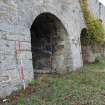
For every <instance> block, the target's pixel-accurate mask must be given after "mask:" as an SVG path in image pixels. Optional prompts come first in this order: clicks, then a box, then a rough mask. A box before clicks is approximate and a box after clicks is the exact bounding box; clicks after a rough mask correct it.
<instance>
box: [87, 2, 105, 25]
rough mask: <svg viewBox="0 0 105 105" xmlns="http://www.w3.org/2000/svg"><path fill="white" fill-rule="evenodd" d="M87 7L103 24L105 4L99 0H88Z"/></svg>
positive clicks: (104, 21) (104, 22)
mask: <svg viewBox="0 0 105 105" xmlns="http://www.w3.org/2000/svg"><path fill="white" fill-rule="evenodd" d="M88 4H89V8H90V10H92V11H91V13H92V14H94V15H95V16H97V17H98V18H99V19H101V20H102V22H103V24H105V6H104V5H103V4H101V3H100V2H99V0H88Z"/></svg>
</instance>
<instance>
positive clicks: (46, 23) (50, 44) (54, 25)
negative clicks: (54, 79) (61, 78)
mask: <svg viewBox="0 0 105 105" xmlns="http://www.w3.org/2000/svg"><path fill="white" fill-rule="evenodd" d="M65 34H66V31H65V29H64V27H63V25H62V23H61V22H60V20H59V19H58V18H56V16H54V15H52V14H50V13H43V14H41V15H39V16H38V17H37V18H36V19H35V21H34V23H33V25H32V27H31V44H32V58H33V68H34V70H35V71H36V70H39V71H40V70H41V71H45V70H46V71H56V69H57V67H58V68H59V66H60V65H63V64H64V61H63V60H64V59H61V61H59V60H60V55H63V57H62V58H64V48H65V37H64V36H67V35H65Z"/></svg>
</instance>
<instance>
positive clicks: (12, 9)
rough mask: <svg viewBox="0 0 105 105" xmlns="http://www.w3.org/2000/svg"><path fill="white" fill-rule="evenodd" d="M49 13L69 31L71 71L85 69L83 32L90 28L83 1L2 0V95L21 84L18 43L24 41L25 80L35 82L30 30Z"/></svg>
mask: <svg viewBox="0 0 105 105" xmlns="http://www.w3.org/2000/svg"><path fill="white" fill-rule="evenodd" d="M90 1H91V2H93V0H90ZM93 5H94V6H95V5H96V3H95V4H93ZM93 5H92V6H93ZM90 7H91V6H90ZM95 8H97V6H95ZM97 11H98V10H97ZM46 12H48V13H51V14H53V15H55V16H56V17H57V18H58V19H59V20H60V21H61V22H62V24H63V25H64V27H65V29H66V30H67V33H68V39H67V40H68V43H69V44H68V46H67V49H68V47H69V49H68V53H69V55H70V57H68V61H69V62H70V64H68V67H69V69H70V70H71V69H72V70H76V69H79V68H80V67H82V65H83V62H82V52H81V43H80V33H81V30H82V28H84V27H86V26H85V23H84V18H83V14H82V11H81V8H80V4H79V0H0V72H1V73H0V96H6V95H9V94H10V93H11V92H12V91H13V90H17V89H18V88H19V86H20V85H19V84H21V81H20V78H19V64H20V58H18V55H17V54H16V42H17V41H20V42H21V50H22V51H21V54H22V57H23V58H22V59H23V64H24V69H25V72H24V73H25V81H26V82H27V83H28V82H29V81H31V80H32V79H33V66H32V54H31V37H30V28H31V25H32V23H33V22H34V20H35V19H36V17H37V16H38V15H40V14H41V13H46Z"/></svg>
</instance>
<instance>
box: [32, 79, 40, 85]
mask: <svg viewBox="0 0 105 105" xmlns="http://www.w3.org/2000/svg"><path fill="white" fill-rule="evenodd" d="M30 84H31V85H36V84H38V80H32V81H31V83H30Z"/></svg>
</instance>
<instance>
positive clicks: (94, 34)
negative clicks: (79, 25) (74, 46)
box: [80, 0, 105, 44]
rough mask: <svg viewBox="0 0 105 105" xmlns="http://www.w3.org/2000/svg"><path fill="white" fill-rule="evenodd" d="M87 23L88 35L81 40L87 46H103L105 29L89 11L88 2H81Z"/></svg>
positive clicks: (82, 0)
mask: <svg viewBox="0 0 105 105" xmlns="http://www.w3.org/2000/svg"><path fill="white" fill-rule="evenodd" d="M80 4H81V8H82V11H83V15H84V19H85V23H86V26H87V31H86V34H85V35H84V34H82V36H81V38H82V41H83V42H86V44H96V43H98V44H103V43H104V42H105V27H104V25H103V24H102V22H101V21H100V20H99V19H97V18H96V17H95V16H94V15H93V14H92V13H91V12H90V10H89V8H88V2H87V0H80Z"/></svg>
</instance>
